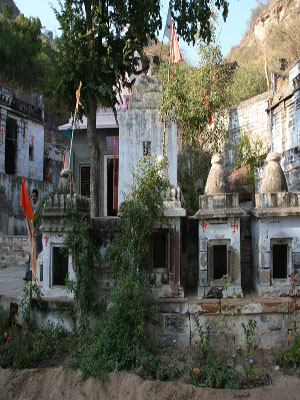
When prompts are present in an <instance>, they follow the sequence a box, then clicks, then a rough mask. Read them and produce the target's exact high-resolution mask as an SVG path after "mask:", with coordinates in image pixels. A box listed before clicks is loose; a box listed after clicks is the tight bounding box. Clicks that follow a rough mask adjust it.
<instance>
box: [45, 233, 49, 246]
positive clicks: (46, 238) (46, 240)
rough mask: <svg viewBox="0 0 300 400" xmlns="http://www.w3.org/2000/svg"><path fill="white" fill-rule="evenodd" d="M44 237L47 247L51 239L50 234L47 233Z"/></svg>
mask: <svg viewBox="0 0 300 400" xmlns="http://www.w3.org/2000/svg"><path fill="white" fill-rule="evenodd" d="M44 239H45V243H46V247H47V244H48V240H49V236H47V235H46V236H45V237H44Z"/></svg>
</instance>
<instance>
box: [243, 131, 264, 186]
mask: <svg viewBox="0 0 300 400" xmlns="http://www.w3.org/2000/svg"><path fill="white" fill-rule="evenodd" d="M263 148H264V144H263V142H262V140H260V139H257V140H250V138H249V136H248V135H247V134H243V135H242V136H241V139H240V141H239V143H238V145H237V165H238V166H240V165H246V166H247V181H248V183H250V184H254V183H255V166H256V164H258V163H259V162H261V161H263V160H264V159H265V154H262V153H263Z"/></svg>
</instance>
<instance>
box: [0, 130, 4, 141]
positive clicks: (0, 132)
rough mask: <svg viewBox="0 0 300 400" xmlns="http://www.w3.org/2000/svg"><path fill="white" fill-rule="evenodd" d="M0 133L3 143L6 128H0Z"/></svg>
mask: <svg viewBox="0 0 300 400" xmlns="http://www.w3.org/2000/svg"><path fill="white" fill-rule="evenodd" d="M0 135H1V143H3V141H4V129H3V128H2V127H1V128H0Z"/></svg>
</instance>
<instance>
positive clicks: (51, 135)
mask: <svg viewBox="0 0 300 400" xmlns="http://www.w3.org/2000/svg"><path fill="white" fill-rule="evenodd" d="M44 128H45V141H44V171H43V175H44V180H45V181H48V182H51V183H52V184H53V185H54V186H57V185H58V183H59V178H60V172H61V170H62V165H63V158H64V151H67V150H68V149H69V147H70V140H69V139H68V138H67V137H66V136H65V135H64V134H63V133H61V132H59V130H58V129H57V125H56V124H53V123H51V122H50V121H49V122H45V123H44Z"/></svg>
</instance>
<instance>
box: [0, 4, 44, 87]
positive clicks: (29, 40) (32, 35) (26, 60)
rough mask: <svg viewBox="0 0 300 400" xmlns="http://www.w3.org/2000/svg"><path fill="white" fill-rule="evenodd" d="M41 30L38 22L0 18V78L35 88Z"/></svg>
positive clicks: (22, 17)
mask: <svg viewBox="0 0 300 400" xmlns="http://www.w3.org/2000/svg"><path fill="white" fill-rule="evenodd" d="M41 26H42V25H41V22H40V20H39V19H38V18H32V17H30V18H26V17H25V16H24V15H23V14H19V15H18V17H17V19H15V20H13V19H12V18H11V16H10V15H9V13H7V12H4V13H3V14H0V59H1V70H0V73H1V76H2V78H4V79H6V80H12V81H16V82H20V83H21V84H22V85H24V86H26V87H32V86H33V87H36V86H37V83H38V81H39V79H40V78H41V73H40V68H41V62H40V61H41V60H40V58H39V57H40V54H41V52H42V47H43V44H42V40H41Z"/></svg>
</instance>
